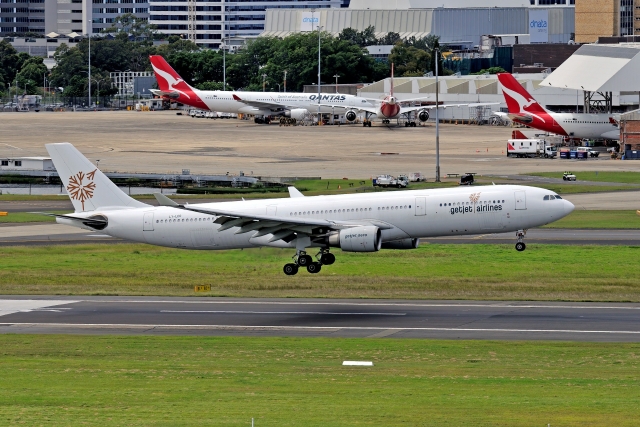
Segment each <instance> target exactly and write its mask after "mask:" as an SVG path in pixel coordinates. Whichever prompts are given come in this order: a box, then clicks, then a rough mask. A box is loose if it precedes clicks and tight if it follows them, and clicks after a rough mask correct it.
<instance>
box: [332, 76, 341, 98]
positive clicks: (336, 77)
mask: <svg viewBox="0 0 640 427" xmlns="http://www.w3.org/2000/svg"><path fill="white" fill-rule="evenodd" d="M333 77H335V79H336V93H338V78H339V77H340V75H338V74H336V75H334V76H333Z"/></svg>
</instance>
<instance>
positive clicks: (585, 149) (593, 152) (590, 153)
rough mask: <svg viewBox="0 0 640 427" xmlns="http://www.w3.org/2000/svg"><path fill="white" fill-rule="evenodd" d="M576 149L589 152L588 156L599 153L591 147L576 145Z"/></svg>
mask: <svg viewBox="0 0 640 427" xmlns="http://www.w3.org/2000/svg"><path fill="white" fill-rule="evenodd" d="M576 151H577V152H585V153H589V157H598V156H599V155H600V152H599V151H596V150H594V149H593V147H576Z"/></svg>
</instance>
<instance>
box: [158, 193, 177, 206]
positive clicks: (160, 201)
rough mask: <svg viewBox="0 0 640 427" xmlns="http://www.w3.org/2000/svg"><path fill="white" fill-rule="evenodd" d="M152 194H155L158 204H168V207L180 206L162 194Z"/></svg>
mask: <svg viewBox="0 0 640 427" xmlns="http://www.w3.org/2000/svg"><path fill="white" fill-rule="evenodd" d="M153 195H154V196H155V198H156V200H157V201H158V204H159V205H160V206H170V207H173V208H175V207H177V206H180V205H179V204H178V203H176V202H174V201H173V200H171V199H170V198H168V197H167V196H165V195H164V194H160V193H153Z"/></svg>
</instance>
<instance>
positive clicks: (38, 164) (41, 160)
mask: <svg viewBox="0 0 640 427" xmlns="http://www.w3.org/2000/svg"><path fill="white" fill-rule="evenodd" d="M0 170H2V171H22V170H35V171H44V172H49V171H50V172H55V170H56V168H55V167H54V166H53V161H51V158H49V157H3V158H0Z"/></svg>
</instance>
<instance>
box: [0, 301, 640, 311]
mask: <svg viewBox="0 0 640 427" xmlns="http://www.w3.org/2000/svg"><path fill="white" fill-rule="evenodd" d="M6 301H10V300H6ZM54 301H63V300H54ZM74 302H92V303H105V304H260V305H265V306H267V305H333V306H360V307H474V308H556V309H574V310H584V309H588V310H640V305H637V306H620V307H616V306H606V305H605V306H598V305H592V306H590V305H544V304H527V305H517V304H514V303H508V302H505V303H500V302H494V303H491V304H446V303H437V304H430V303H426V304H420V303H384V302H380V303H378V302H374V303H367V302H306V301H291V302H289V301H206V300H204V301H194V300H189V301H187V300H175V301H162V300H158V301H153V300H94V299H82V300H76V301H69V304H70V303H74ZM62 304H66V303H62Z"/></svg>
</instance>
